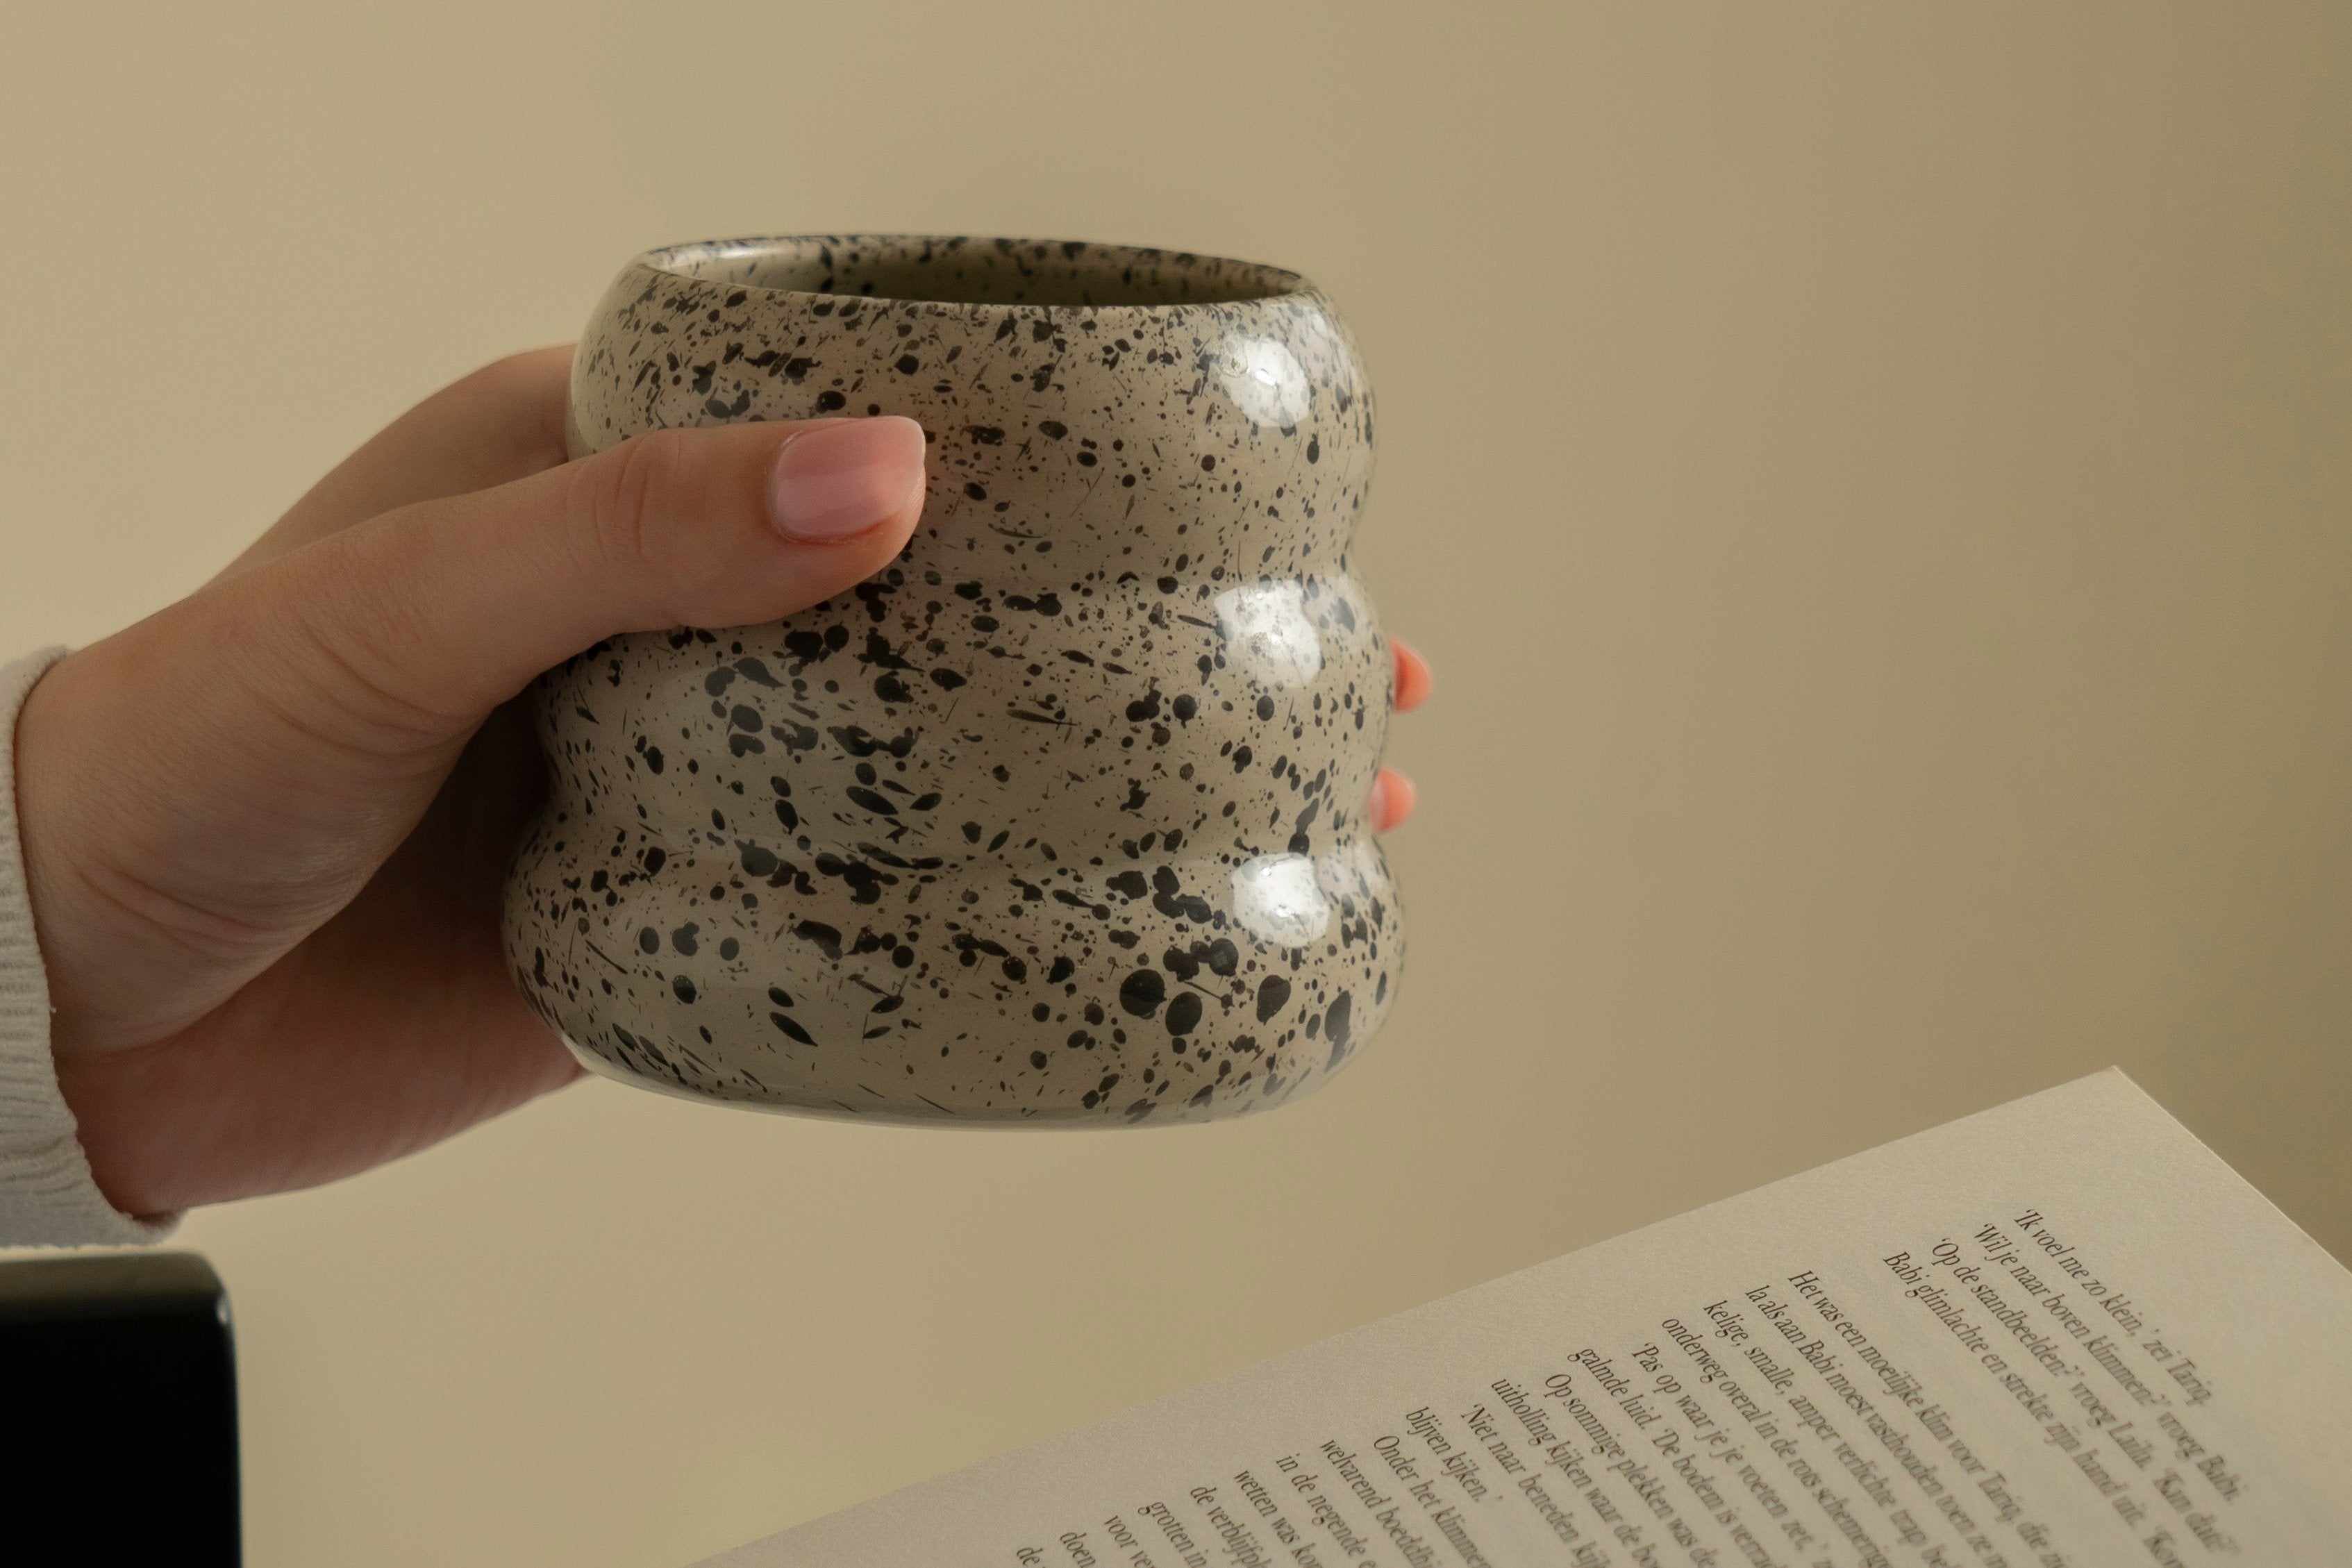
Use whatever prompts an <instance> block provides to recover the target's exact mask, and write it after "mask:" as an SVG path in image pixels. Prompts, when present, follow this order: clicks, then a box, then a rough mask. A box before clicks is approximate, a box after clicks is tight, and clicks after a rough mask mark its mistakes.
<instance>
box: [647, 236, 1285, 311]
mask: <svg viewBox="0 0 2352 1568" xmlns="http://www.w3.org/2000/svg"><path fill="white" fill-rule="evenodd" d="M645 259H646V265H647V266H649V267H653V268H656V269H657V270H660V271H664V272H671V273H677V274H678V275H681V276H684V277H688V278H699V279H708V280H709V281H711V282H714V283H731V284H736V285H740V286H745V287H749V288H753V289H780V290H784V291H788V292H792V293H801V294H850V295H856V296H860V297H862V298H866V299H875V300H928V301H932V302H936V303H940V304H956V305H1084V306H1140V307H1153V306H1171V305H1211V304H1231V303H1236V302H1239V301H1242V300H1265V299H1271V298H1274V297H1276V296H1277V295H1282V294H1293V293H1297V292H1298V291H1300V290H1301V289H1305V288H1306V286H1307V285H1306V280H1305V279H1302V278H1300V277H1299V276H1298V275H1297V273H1295V272H1285V271H1283V270H1281V269H1280V268H1274V267H1265V266H1261V265H1259V264H1257V263H1255V262H1250V261H1234V260H1231V259H1228V258H1224V257H1218V256H1196V255H1192V254H1191V253H1189V252H1185V251H1175V250H1151V249H1146V248H1143V247H1137V246H1126V245H1097V244H1094V243H1092V242H1089V241H1087V240H1077V239H1071V240H1047V239H978V238H970V237H941V236H932V235H864V234H858V235H806V236H790V235H787V236H775V237H763V238H756V239H722V240H706V241H703V242H700V243H698V244H693V245H677V246H670V247H667V248H665V249H661V250H656V251H651V252H648V253H647V254H646V258H645Z"/></svg>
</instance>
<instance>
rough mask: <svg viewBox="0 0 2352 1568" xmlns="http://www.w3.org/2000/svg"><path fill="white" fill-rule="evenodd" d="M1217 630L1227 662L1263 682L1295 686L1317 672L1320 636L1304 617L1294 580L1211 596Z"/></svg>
mask: <svg viewBox="0 0 2352 1568" xmlns="http://www.w3.org/2000/svg"><path fill="white" fill-rule="evenodd" d="M1216 605H1217V629H1218V630H1219V631H1221V632H1223V634H1224V637H1225V644H1226V648H1227V654H1226V658H1227V660H1228V662H1236V661H1237V662H1239V663H1240V664H1241V666H1242V668H1243V670H1244V673H1246V674H1249V675H1252V676H1255V677H1256V678H1257V679H1259V680H1261V681H1264V682H1265V683H1266V684H1267V685H1269V686H1275V687H1284V686H1301V685H1304V684H1306V683H1307V681H1310V680H1312V679H1315V678H1316V677H1317V676H1318V675H1320V674H1322V673H1323V639H1322V638H1321V637H1318V636H1317V635H1316V632H1315V623H1314V622H1313V621H1312V620H1310V619H1308V618H1307V598H1306V595H1305V592H1304V591H1303V589H1302V588H1301V586H1300V584H1298V583H1297V582H1296V581H1292V582H1280V581H1275V580H1268V581H1266V582H1263V583H1252V584H1247V585H1245V586H1243V587H1239V588H1228V589H1226V590H1225V591H1224V592H1223V593H1222V594H1220V595H1217V598H1216Z"/></svg>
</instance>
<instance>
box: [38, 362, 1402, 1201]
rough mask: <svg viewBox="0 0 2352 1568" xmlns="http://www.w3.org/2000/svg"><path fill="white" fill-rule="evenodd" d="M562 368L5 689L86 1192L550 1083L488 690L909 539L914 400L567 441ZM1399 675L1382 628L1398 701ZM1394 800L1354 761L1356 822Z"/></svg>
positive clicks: (395, 451)
mask: <svg viewBox="0 0 2352 1568" xmlns="http://www.w3.org/2000/svg"><path fill="white" fill-rule="evenodd" d="M571 354H572V351H571V350H570V348H569V347H562V348H553V349H546V350H541V351H538V352H535V353H526V354H519V355H516V356H514V357H512V358H509V359H507V360H502V361H499V363H495V364H492V365H489V366H488V367H486V368H484V369H483V370H481V371H478V372H476V373H475V374H472V375H470V376H467V378H465V379H464V380H462V381H459V382H457V383H456V384H452V385H450V386H448V387H446V388H445V389H443V390H442V391H441V392H439V393H437V394H436V395H434V396H432V397H430V398H428V399H426V400H425V402H424V403H422V404H420V405H417V406H416V407H415V408H414V409H412V410H410V411H409V412H408V413H407V414H405V415H404V416H402V417H401V418H400V419H398V420H397V421H395V422H394V424H393V425H391V426H389V427H387V428H386V429H385V430H384V431H383V433H382V434H380V435H378V436H377V437H375V438H374V439H373V440H372V441H370V442H369V443H368V444H367V445H366V446H364V447H361V448H360V449H359V451H357V452H356V453H354V454H353V455H352V457H351V458H348V459H347V460H346V461H344V462H343V463H342V464H341V466H340V467H338V468H336V469H335V470H334V471H333V472H332V473H331V474H329V475H328V476H327V477H326V478H325V479H321V480H320V482H319V484H318V485H316V486H315V487H313V489H311V490H310V492H309V493H308V494H307V495H305V496H304V497H303V498H302V499H301V500H299V501H298V502H297V503H296V504H295V506H294V507H293V509H292V510H289V512H288V513H287V514H286V516H285V517H284V518H283V519H282V520H280V521H279V522H278V524H277V525H276V526H275V527H274V528H272V529H271V530H270V531H268V533H267V534H266V535H264V536H263V537H262V539H261V540H260V541H259V542H257V543H256V544H255V545H254V546H253V547H252V548H251V549H250V550H248V551H247V552H246V553H245V554H244V555H243V556H241V557H239V558H238V560H237V561H236V562H235V563H232V564H231V566H230V567H229V568H228V569H227V570H226V572H224V573H223V574H221V575H220V576H219V577H217V578H215V580H214V581H213V582H211V583H210V584H206V585H205V587H203V588H201V589H199V590H198V591H197V592H196V593H194V594H192V595H189V596H188V597H187V598H185V599H184V600H182V601H180V602H179V603H178V604H175V605H171V606H170V607H168V608H166V609H164V610H163V611H161V612H159V613H158V614H156V615H154V616H150V617H148V618H147V619H146V620H143V621H142V622H140V623H138V624H137V625H135V626H131V627H130V628H128V629H126V630H124V631H122V632H120V633H118V634H116V635H115V636H113V637H108V638H107V639H105V640H104V641H102V642H99V643H95V644H92V645H91V646H90V647H86V648H83V649H81V650H80V651H79V652H77V653H75V654H73V655H71V656H70V657H68V658H66V659H65V660H64V661H62V662H61V663H59V664H58V666H57V667H56V668H53V669H51V670H50V671H49V672H48V674H47V676H45V677H44V678H43V679H41V681H40V682H39V684H38V685H37V686H36V687H35V688H34V689H33V691H32V694H31V695H30V697H29V698H28V699H27V700H26V704H25V706H24V709H23V711H22V713H21V715H20V716H19V719H18V722H17V731H16V757H17V781H16V785H17V799H18V805H19V822H20V828H21V832H22V835H23V838H24V848H25V857H26V873H27V878H28V881H29V885H30V889H31V894H32V903H33V912H34V922H35V929H36V932H37V937H38V940H39V942H40V946H41V952H42V956H43V959H44V961H45V963H46V966H47V973H48V977H49V987H50V999H51V1002H52V1003H53V1005H54V1008H55V1012H54V1016H53V1019H52V1042H53V1047H54V1054H55V1058H56V1061H57V1067H58V1082H59V1085H60V1087H61V1088H62V1089H63V1091H64V1094H65V1098H66V1100H67V1102H68V1105H69V1106H70V1107H71V1108H72V1110H73V1111H74V1114H75V1116H76V1118H77V1119H78V1121H79V1128H80V1135H81V1142H82V1145H83V1148H84V1149H85V1151H86V1152H87V1153H88V1154H89V1161H90V1165H91V1169H92V1172H93V1173H94V1174H95V1175H96V1177H97V1180H98V1183H99V1185H100V1188H101V1189H102V1190H103V1191H104V1192H105V1193H106V1194H107V1196H108V1198H109V1199H110V1201H111V1202H112V1203H113V1204H114V1205H116V1206H117V1207H119V1208H121V1209H123V1210H125V1211H127V1212H130V1213H133V1214H156V1213H163V1212H168V1211H171V1210H174V1209H179V1208H184V1207H187V1206H189V1205H194V1204H200V1203H210V1202H217V1201H221V1200H224V1199H228V1198H235V1197H241V1196H248V1195H252V1194H260V1193H266V1192H275V1191H283V1190H288V1189H291V1188H296V1187H302V1186H308V1185H313V1184H318V1183H320V1182H326V1181H331V1180H333V1179H335V1178H337V1177H339V1176H342V1175H347V1174H350V1173H353V1172H357V1171H361V1170H364V1169H366V1168H368V1167H369V1166H372V1165H375V1164H379V1163H383V1162H384V1161H387V1160H391V1159H395V1158H397V1157H399V1156H400V1155H402V1154H404V1153H407V1152H411V1151H414V1150H415V1149H419V1148H422V1147H424V1146H425V1145H426V1144H429V1143H432V1142H436V1141H438V1140H440V1139H442V1138H445V1137H447V1136H449V1135H450V1134H452V1133H454V1132H457V1131H461V1130H462V1129H464V1128H466V1127H468V1126H471V1125H472V1124H474V1123H475V1122H477V1121H483V1120H485V1119H487V1118H488V1117H491V1116H495V1115H497V1114H498V1113H499V1112H500V1111H502V1110H508V1109H509V1108H511V1107H513V1106H515V1105H517V1104H520V1103H521V1102H522V1101H523V1100H529V1099H530V1098H532V1097H533V1096H535V1095H538V1094H541V1093H544V1092H546V1091H547V1090H549V1089H555V1088H558V1087H560V1086H561V1085H562V1084H564V1083H567V1082H569V1081H570V1080H571V1079H573V1078H575V1077H577V1076H578V1075H579V1070H580V1069H579V1068H578V1067H577V1066H576V1064H575V1063H574V1062H573V1061H572V1058H571V1057H570V1056H569V1055H568V1054H567V1053H566V1052H565V1051H564V1050H563V1048H562V1045H561V1044H560V1043H559V1042H558V1041H557V1040H556V1039H555V1038H554V1037H553V1036H552V1035H551V1033H550V1032H549V1030H548V1028H547V1026H545V1025H544V1024H543V1023H542V1022H541V1021H540V1019H539V1018H538V1017H537V1016H535V1015H533V1014H532V1013H531V1012H530V1009H529V1008H528V1007H527V1006H526V1005H524V1003H523V1001H522V999H521V997H520V994H519V993H518V992H517V991H516V990H515V988H514V985H513V983H512V982H511V980H510V979H509V976H508V973H507V970H506V964H505V960H504V957H503V954H502V951H501V947H500V942H499V897H500V889H501V885H502V882H503V879H504V876H505V872H506V868H507V866H508V863H509V860H510V858H511V857H512V852H513V847H514V843H515V840H516V837H517V836H518V834H519V833H520V829H521V827H522V826H523V824H524V822H525V821H526V820H527V819H528V817H529V816H530V812H531V810H532V808H533V806H534V805H536V802H537V797H538V795H539V790H540V783H539V780H540V773H539V767H538V764H537V761H536V755H535V752H534V750H533V745H532V742H531V739H530V731H529V725H528V719H527V715H526V713H525V712H524V710H523V706H522V704H521V703H520V702H519V701H517V700H516V698H517V695H518V694H519V693H520V692H521V691H522V690H523V689H524V688H525V687H526V686H527V685H528V684H529V683H530V680H531V679H532V677H534V676H535V675H536V674H538V672H539V671H540V670H541V669H542V668H547V667H549V666H551V665H554V664H557V663H560V662H561V661H562V660H563V659H565V658H569V657H571V656H572V655H573V654H575V653H577V652H579V651H580V650H581V649H583V648H584V647H589V646H590V645H592V644H593V643H595V642H596V641H598V640H600V639H601V638H603V637H609V636H612V635H614V634H617V633H622V632H628V631H644V630H656V629H661V628H665V627H668V626H681V625H696V626H738V625H747V624H752V623H757V622H762V621H770V620H774V619H777V618H780V617H782V616H786V615H789V614H791V613H793V611H796V610H799V609H803V608H805V607H807V606H808V605H814V604H815V603H817V602H819V601H820V600H823V599H824V598H827V597H829V596H831V595H835V594H837V593H840V592H842V591H844V590H845V589H846V588H848V587H849V586H851V585H852V584H855V583H856V582H858V581H860V580H862V579H863V578H865V577H866V576H868V575H870V574H873V573H874V572H876V571H877V570H879V569H880V568H881V567H883V566H884V565H885V564H887V563H888V562H889V561H890V560H891V559H892V558H893V557H894V556H896V555H897V553H898V551H899V550H900V549H901V548H902V547H903V546H904V544H905V543H906V542H907V540H908V536H909V535H910V534H911V532H912V531H913V529H914V526H915V523H916V521H917V519H918V517H919V515H920V512H921V510H922V501H923V493H924V491H923V476H922V451H923V442H922V437H921V432H920V430H919V428H918V427H917V426H914V425H913V424H912V423H911V422H908V421H905V420H899V419H888V418H885V419H869V420H824V421H813V422H808V423H805V424H784V423H758V424H750V425H740V426H723V427H719V428H715V429H707V430H669V431H661V432H656V433H654V434H653V435H649V436H643V437H636V438H635V439H633V440H630V441H627V442H625V443H623V444H622V445H620V446H618V447H614V448H612V449H611V450H609V451H606V452H603V453H600V454H597V455H596V456H593V457H591V458H583V459H581V460H579V461H577V462H569V463H567V462H566V461H565V460H564V448H563V436H562V427H563V412H564V405H565V392H566V384H567V381H568V377H569V374H570V366H571ZM1427 686H1428V671H1427V668H1426V666H1424V665H1423V664H1422V662H1421V661H1420V659H1419V658H1418V657H1417V656H1415V655H1413V654H1412V653H1411V652H1410V651H1409V650H1407V649H1404V648H1403V647H1401V646H1400V647H1399V649H1398V653H1397V671H1396V690H1397V694H1398V706H1399V707H1400V708H1407V707H1411V706H1413V705H1414V704H1415V703H1416V702H1417V701H1418V700H1419V698H1420V696H1421V694H1422V693H1423V692H1425V691H1426V689H1427ZM1411 809H1412V786H1411V784H1410V783H1409V782H1407V781H1405V780H1404V779H1403V778H1402V775H1399V774H1396V773H1391V772H1389V771H1388V770H1383V771H1382V773H1381V782H1380V783H1379V784H1376V785H1375V786H1374V799H1373V803H1372V808H1371V811H1370V816H1371V819H1372V821H1373V822H1374V824H1375V826H1379V827H1382V828H1385V827H1389V826H1394V825H1395V824H1396V823H1398V822H1400V821H1402V819H1403V817H1404V816H1405V815H1406V813H1408V812H1409V811H1410V810H1411Z"/></svg>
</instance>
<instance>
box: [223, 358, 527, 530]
mask: <svg viewBox="0 0 2352 1568" xmlns="http://www.w3.org/2000/svg"><path fill="white" fill-rule="evenodd" d="M571 380H572V345H571V344H570V343H559V344H556V345H554V346H553V347H551V348H543V349H530V350H527V351H525V352H524V353H517V354H509V355H508V356H507V357H506V358H504V359H500V360H494V361H492V362H491V363H488V364H486V365H484V366H482V367H481V368H480V369H479V370H477V371H474V372H472V373H471V374H467V375H466V376H463V377H461V378H459V379H458V380H457V381H454V382H451V383H450V384H448V385H446V386H445V387H443V388H442V389H441V390H440V391H438V392H436V393H435V394H433V395H432V396H430V397H427V398H426V399H425V401H424V402H422V403H419V404H418V405H416V406H415V407H414V408H411V409H410V410H409V411H408V412H407V413H405V414H403V415H402V416H400V417H399V418H397V419H395V420H394V421H393V422H392V423H391V424H390V425H387V426H384V427H383V429H382V430H380V431H378V432H377V433H376V434H375V435H374V436H373V437H371V438H370V439H369V440H368V441H367V443H366V444H365V445H363V446H362V447H360V448H359V449H358V450H357V451H355V452H353V453H352V455H351V456H350V457H348V458H344V459H343V460H342V461H341V463H339V464H337V465H336V466H335V468H333V469H332V470H331V472H329V473H328V475H327V476H326V477H325V478H324V479H320V481H319V482H318V483H317V484H315V485H312V486H311V487H310V489H309V490H308V491H307V492H305V493H304V495H303V497H302V499H301V500H298V501H296V502H295V503H294V504H293V505H292V506H291V507H289V509H288V510H287V512H286V515H285V516H284V517H281V518H279V519H278V521H277V523H276V524H275V525H274V526H273V527H271V528H270V530H269V531H268V532H266V533H264V534H263V535H262V536H261V537H260V538H259V539H257V540H256V541H254V542H253V543H252V544H251V545H249V546H248V547H247V549H246V551H245V552H244V553H243V554H241V555H239V556H238V557H237V558H236V560H235V561H233V562H231V563H229V564H228V566H227V567H226V569H224V570H223V571H222V573H221V574H220V575H221V576H223V577H227V576H231V575H234V574H236V573H238V572H242V571H244V570H246V569H247V567H251V566H257V565H260V564H261V563H264V562H266V561H274V560H276V559H278V557H279V556H281V555H286V554H289V553H290V552H293V551H296V550H299V549H300V548H301V547H302V546H304V545H306V544H309V543H310V542H313V541H315V540H320V539H324V538H326V537H327V536H328V535H329V534H331V533H339V532H341V531H342V530H344V529H346V528H349V527H351V526H352V524H353V523H356V522H365V521H367V520H368V519H370V518H372V517H380V516H382V515H383V513H385V512H387V511H391V510H394V509H395V508H398V507H404V506H411V505H414V504H415V503H416V502H419V501H430V500H443V499H445V498H446V497H449V496H454V495H465V494H468V493H470V492H472V491H475V490H485V489H491V488H493V487H495V486H498V485H503V484H508V483H510V482H512V481H513V480H516V479H526V478H528V477H529V476H530V475H532V474H535V473H538V472H540V471H541V469H544V468H555V467H557V466H558V465H559V464H561V463H562V462H563V461H564V460H565V458H566V453H565V451H564V446H563V409H564V403H565V399H566V396H567V395H568V393H569V390H570V384H571Z"/></svg>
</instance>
